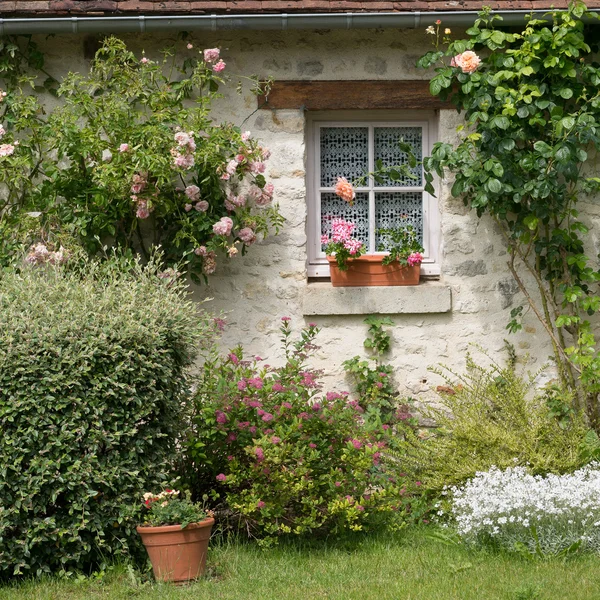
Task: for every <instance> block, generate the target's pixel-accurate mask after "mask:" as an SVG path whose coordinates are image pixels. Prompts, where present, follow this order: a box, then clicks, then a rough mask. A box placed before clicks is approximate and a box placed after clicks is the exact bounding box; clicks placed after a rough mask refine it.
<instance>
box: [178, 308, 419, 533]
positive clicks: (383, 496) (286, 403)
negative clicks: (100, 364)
mask: <svg viewBox="0 0 600 600" xmlns="http://www.w3.org/2000/svg"><path fill="white" fill-rule="evenodd" d="M317 333H318V329H317V327H316V326H315V325H309V326H308V327H306V328H305V329H303V330H302V331H301V333H300V338H299V339H298V340H297V341H293V340H292V333H291V327H290V322H289V319H288V318H286V317H284V318H283V319H282V324H281V339H282V345H283V352H284V357H285V363H284V365H283V366H282V367H273V366H270V365H266V364H263V360H262V359H261V358H260V357H257V356H254V357H250V358H249V359H246V358H245V357H244V354H243V351H242V349H241V348H239V347H238V348H236V349H235V350H233V351H232V352H230V353H229V354H228V355H226V356H223V357H220V358H215V360H213V361H209V362H208V363H207V364H206V365H205V367H204V372H203V374H202V377H201V379H200V382H199V385H198V391H197V395H196V414H195V417H194V430H195V433H194V435H193V436H192V437H191V438H190V440H189V445H188V448H189V451H190V454H191V456H192V458H193V467H194V469H193V470H194V473H195V479H194V481H193V482H192V483H193V485H194V488H195V492H196V495H197V496H201V495H202V494H204V493H206V492H208V493H211V494H212V495H213V497H214V498H215V499H216V498H217V496H218V497H220V499H222V500H224V503H225V507H226V509H227V510H226V511H223V514H224V515H225V514H229V515H230V516H231V517H232V518H233V520H234V521H236V522H237V524H239V526H240V527H241V528H243V530H244V531H247V532H249V533H250V534H251V535H253V536H257V537H261V538H265V539H267V540H273V539H275V538H277V537H279V536H282V535H286V534H295V535H300V534H304V533H309V532H320V533H325V532H331V533H334V534H339V533H341V532H343V531H348V530H362V529H365V528H368V527H370V526H373V525H375V523H378V522H380V521H386V522H388V524H389V523H391V522H393V521H394V519H393V518H392V517H393V516H394V515H397V514H398V513H399V512H401V510H400V511H399V509H401V507H402V505H403V504H402V493H403V490H401V486H399V485H398V484H397V483H396V480H395V479H394V477H392V476H391V475H390V474H389V473H388V471H387V466H386V456H387V455H386V452H387V451H388V450H389V448H390V447H391V446H393V445H394V444H395V439H396V436H400V437H401V436H402V431H403V428H404V427H408V426H409V425H408V423H406V421H404V420H402V416H403V415H399V416H398V417H397V418H396V414H395V413H394V412H392V413H390V414H389V415H388V416H387V417H386V416H384V414H383V412H382V411H381V410H380V409H379V407H378V406H377V405H376V403H374V404H373V405H370V406H367V407H363V406H361V404H360V403H359V402H358V401H357V400H353V399H351V398H350V396H349V395H348V394H347V393H338V392H328V393H323V391H322V386H321V384H320V383H319V381H318V375H319V374H318V373H317V372H315V371H313V370H311V369H310V368H309V367H308V366H307V364H306V358H307V356H308V355H309V354H310V353H311V351H313V350H314V349H315V344H314V340H315V336H316V335H317Z"/></svg>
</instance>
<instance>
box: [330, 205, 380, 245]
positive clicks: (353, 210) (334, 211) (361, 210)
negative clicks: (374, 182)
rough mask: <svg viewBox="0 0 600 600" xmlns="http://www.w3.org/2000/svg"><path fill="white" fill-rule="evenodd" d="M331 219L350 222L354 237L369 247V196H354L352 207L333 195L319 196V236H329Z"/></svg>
mask: <svg viewBox="0 0 600 600" xmlns="http://www.w3.org/2000/svg"><path fill="white" fill-rule="evenodd" d="M333 219H344V220H345V221H352V223H354V224H355V225H356V229H355V230H354V237H355V238H356V239H358V240H360V241H361V242H363V244H365V245H366V246H367V247H368V246H369V194H360V193H359V194H356V199H355V200H354V205H353V206H350V205H349V204H348V203H347V202H345V201H344V200H342V199H341V198H339V197H338V196H336V195H335V194H332V193H323V194H321V234H324V233H326V234H327V235H331V221H332V220H333Z"/></svg>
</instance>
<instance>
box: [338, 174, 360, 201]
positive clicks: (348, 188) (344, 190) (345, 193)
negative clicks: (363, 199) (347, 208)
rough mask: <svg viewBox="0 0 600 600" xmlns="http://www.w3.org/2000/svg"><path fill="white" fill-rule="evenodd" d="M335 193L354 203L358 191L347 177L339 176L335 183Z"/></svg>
mask: <svg viewBox="0 0 600 600" xmlns="http://www.w3.org/2000/svg"><path fill="white" fill-rule="evenodd" d="M335 193H336V194H337V195H338V196H339V197H340V198H341V199H342V200H344V201H345V202H348V204H350V205H352V203H353V202H354V198H356V193H355V192H354V188H353V187H352V184H351V183H350V182H349V181H348V180H347V179H346V178H345V177H338V180H337V183H336V184H335Z"/></svg>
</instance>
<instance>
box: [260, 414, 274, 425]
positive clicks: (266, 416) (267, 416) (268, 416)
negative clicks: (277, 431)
mask: <svg viewBox="0 0 600 600" xmlns="http://www.w3.org/2000/svg"><path fill="white" fill-rule="evenodd" d="M261 418H262V420H263V421H264V422H265V423H269V422H270V421H272V420H273V415H272V414H271V413H268V412H266V413H265V414H264V415H263V416H262V417H261Z"/></svg>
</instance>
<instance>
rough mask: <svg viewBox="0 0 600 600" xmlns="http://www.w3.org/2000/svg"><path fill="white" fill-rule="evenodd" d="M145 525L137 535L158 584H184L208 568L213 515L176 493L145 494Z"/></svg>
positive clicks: (174, 491) (138, 530) (138, 528)
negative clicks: (142, 544) (166, 582)
mask: <svg viewBox="0 0 600 600" xmlns="http://www.w3.org/2000/svg"><path fill="white" fill-rule="evenodd" d="M143 500H144V511H145V516H144V524H143V525H140V526H139V527H137V532H138V533H139V534H140V536H141V538H142V542H143V543H144V546H145V547H146V550H147V552H148V556H149V557H150V562H151V563H152V570H153V571H154V577H155V578H156V579H157V580H158V581H174V582H184V581H189V580H191V579H197V578H198V577H200V576H201V575H202V574H203V573H204V570H205V568H206V554H207V552H208V541H209V539H210V532H211V529H212V526H213V524H214V522H215V520H214V519H213V518H212V513H211V511H206V510H204V508H203V507H202V506H201V505H200V504H197V503H195V502H191V501H189V500H187V499H185V498H182V497H180V492H179V491H177V490H171V489H167V490H165V491H163V492H160V493H159V494H153V493H152V492H146V493H145V494H144V495H143Z"/></svg>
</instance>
